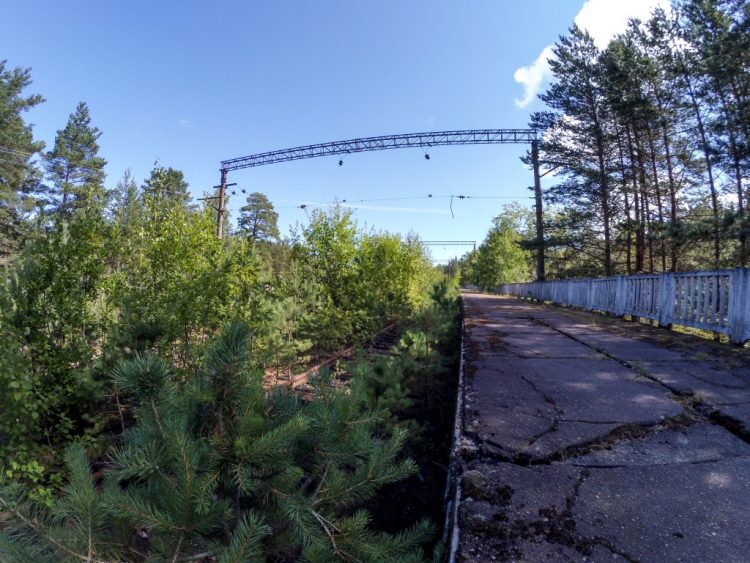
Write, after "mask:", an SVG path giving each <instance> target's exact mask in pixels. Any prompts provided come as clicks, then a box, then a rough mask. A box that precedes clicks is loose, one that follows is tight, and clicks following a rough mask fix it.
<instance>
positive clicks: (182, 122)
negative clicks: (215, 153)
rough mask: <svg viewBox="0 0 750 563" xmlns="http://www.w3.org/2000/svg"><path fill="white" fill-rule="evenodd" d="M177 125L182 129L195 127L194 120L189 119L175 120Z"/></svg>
mask: <svg viewBox="0 0 750 563" xmlns="http://www.w3.org/2000/svg"><path fill="white" fill-rule="evenodd" d="M177 125H179V126H180V127H182V128H183V129H191V130H192V129H195V122H194V121H191V120H189V119H180V120H178V121H177Z"/></svg>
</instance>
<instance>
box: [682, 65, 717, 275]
mask: <svg viewBox="0 0 750 563" xmlns="http://www.w3.org/2000/svg"><path fill="white" fill-rule="evenodd" d="M683 70H684V72H685V81H686V83H687V87H688V94H689V95H690V103H691V106H692V108H693V112H694V113H695V120H696V123H697V125H698V133H699V135H700V141H701V149H702V151H703V159H704V161H705V163H706V174H707V175H708V189H709V190H710V193H711V211H712V212H713V220H714V268H716V269H718V268H719V261H720V258H721V235H720V231H719V197H718V194H717V193H716V184H715V182H714V172H713V163H712V162H711V154H710V152H709V146H708V137H707V136H706V128H705V126H704V125H703V116H702V115H701V110H700V106H699V105H698V100H697V99H696V97H695V91H694V90H693V84H692V82H691V80H690V77H689V76H688V74H687V70H686V69H685V68H684V65H683Z"/></svg>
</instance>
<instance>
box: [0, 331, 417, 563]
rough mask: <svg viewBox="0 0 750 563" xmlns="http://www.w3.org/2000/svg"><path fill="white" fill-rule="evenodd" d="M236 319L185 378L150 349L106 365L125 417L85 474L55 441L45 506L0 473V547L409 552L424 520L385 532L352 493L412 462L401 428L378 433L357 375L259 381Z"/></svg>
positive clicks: (67, 555)
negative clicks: (56, 455) (114, 443)
mask: <svg viewBox="0 0 750 563" xmlns="http://www.w3.org/2000/svg"><path fill="white" fill-rule="evenodd" d="M250 336H251V332H250V331H249V329H248V328H247V327H246V326H244V325H241V324H237V325H234V326H232V327H230V328H229V329H227V330H226V331H225V332H224V333H223V335H222V336H221V337H220V338H219V339H218V341H217V342H216V343H215V345H214V347H213V348H212V349H211V350H210V351H209V353H208V354H207V356H206V360H205V365H204V369H203V370H202V372H201V373H200V376H199V377H198V378H197V379H194V380H192V381H189V382H180V381H177V380H176V378H175V377H174V374H173V372H172V370H171V369H170V367H169V366H168V365H167V364H166V363H165V362H164V361H162V360H160V359H159V358H157V357H155V356H141V355H136V356H135V357H134V359H132V360H131V361H129V362H126V363H123V364H122V365H121V366H120V367H119V368H118V370H117V372H116V374H115V381H116V383H117V385H118V387H119V389H120V390H121V391H122V393H123V394H124V395H125V396H127V397H129V399H128V400H129V402H130V404H131V406H132V407H133V408H134V409H135V416H136V420H137V421H138V423H137V425H136V426H134V427H133V428H131V429H130V430H128V432H127V433H126V434H125V436H124V440H123V443H122V444H121V445H120V446H119V447H118V448H117V449H116V450H115V451H114V453H113V454H112V456H111V460H112V461H111V464H110V466H109V467H108V468H107V470H106V471H105V475H104V482H103V484H102V485H101V487H98V486H95V484H94V482H93V478H92V474H91V470H90V468H89V465H88V463H87V462H86V460H85V455H84V452H83V449H82V448H81V447H80V446H72V447H71V448H69V449H68V451H67V453H66V465H67V467H68V470H69V472H70V483H69V485H68V486H67V487H66V488H65V490H64V491H63V494H62V495H61V497H60V498H59V499H57V500H56V501H55V503H54V505H53V507H52V509H51V510H50V511H44V510H41V509H39V508H35V507H34V506H33V505H32V504H30V503H29V501H28V498H27V497H26V495H25V494H24V491H23V490H22V489H21V488H20V487H18V486H16V485H13V484H12V483H11V484H9V483H5V484H4V485H3V486H2V487H0V511H3V512H6V513H7V514H9V515H11V518H10V522H8V523H5V524H3V529H2V530H0V555H1V556H2V557H3V560H5V561H27V560H29V559H30V558H34V557H36V558H37V559H36V560H46V561H76V560H78V561H81V560H83V561H114V560H117V561H120V560H143V559H149V560H159V561H161V560H169V561H178V560H197V559H201V558H203V559H209V560H217V561H262V560H268V559H269V558H271V559H272V558H279V559H299V558H302V559H305V560H307V561H320V562H323V561H326V562H327V561H334V560H347V561H351V560H359V561H373V562H374V561H419V560H421V557H422V553H421V549H420V545H421V544H422V543H423V542H424V541H425V540H426V539H427V538H428V537H429V535H430V533H431V526H429V525H428V524H427V523H426V522H419V523H418V524H416V525H415V526H414V527H413V528H411V529H409V530H406V531H404V532H402V533H400V534H397V535H395V536H391V535H387V534H383V533H379V532H376V531H374V530H372V529H371V528H370V526H369V517H368V515H367V513H366V512H365V511H363V510H357V509H356V507H357V506H358V505H360V504H361V503H363V502H365V501H367V500H368V499H370V498H372V496H373V495H374V494H375V493H376V492H377V490H378V489H379V488H380V487H382V486H384V485H387V484H389V483H393V482H395V481H398V480H400V479H403V478H405V477H406V476H408V475H411V474H413V473H414V472H415V470H416V467H415V465H414V463H413V462H411V461H410V460H399V459H398V453H399V450H400V448H401V446H402V444H403V442H404V438H405V435H404V432H403V431H402V430H398V429H396V430H394V431H393V433H392V435H391V437H390V438H379V437H377V436H376V435H375V433H374V430H375V428H376V426H377V424H378V422H379V420H380V419H379V417H378V416H377V415H376V414H375V413H373V412H372V411H370V410H368V409H367V408H365V406H364V405H365V390H364V385H363V382H362V381H361V380H357V379H355V380H353V381H352V384H351V387H350V389H349V390H348V391H347V390H340V389H335V388H334V387H332V386H331V383H330V377H329V376H328V375H326V374H320V376H319V377H317V378H316V379H315V380H314V382H313V383H314V392H313V399H312V400H311V401H310V402H309V403H303V402H301V401H300V400H299V399H298V398H297V397H295V396H294V395H292V394H290V393H289V392H287V391H284V390H282V389H275V390H273V391H271V392H270V393H266V392H265V391H264V390H263V387H262V377H261V374H260V373H259V372H255V371H253V370H251V369H250V368H248V360H249V355H248V343H249V339H250Z"/></svg>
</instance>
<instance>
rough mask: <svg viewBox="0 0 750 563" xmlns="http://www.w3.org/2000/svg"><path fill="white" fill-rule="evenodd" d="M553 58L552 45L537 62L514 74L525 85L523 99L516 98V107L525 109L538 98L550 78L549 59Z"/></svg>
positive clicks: (546, 48) (548, 46) (547, 47)
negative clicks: (538, 93)
mask: <svg viewBox="0 0 750 563" xmlns="http://www.w3.org/2000/svg"><path fill="white" fill-rule="evenodd" d="M551 56H552V45H547V46H546V47H545V48H544V50H543V51H542V52H541V54H540V55H539V56H538V57H537V58H536V60H535V61H534V62H533V63H531V64H530V65H529V66H522V67H521V68H519V69H517V70H516V72H515V73H514V74H513V78H514V79H515V81H516V82H518V83H519V84H523V99H521V100H519V99H518V98H516V105H517V106H518V107H519V108H525V107H526V106H528V105H529V104H530V103H531V102H532V101H533V100H534V98H535V97H536V95H537V92H539V90H540V88H541V87H542V84H543V83H544V81H545V80H546V79H548V78H549V74H550V70H549V64H548V63H547V59H549V58H550V57H551Z"/></svg>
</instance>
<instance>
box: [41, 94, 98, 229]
mask: <svg viewBox="0 0 750 563" xmlns="http://www.w3.org/2000/svg"><path fill="white" fill-rule="evenodd" d="M101 135H102V133H101V131H99V129H98V128H97V127H92V126H91V116H90V114H89V108H88V106H87V105H86V104H85V103H84V102H80V103H79V104H78V106H77V107H76V110H75V112H73V113H72V114H71V115H70V118H69V119H68V123H67V125H66V126H65V128H64V129H61V130H59V131H58V132H57V135H56V136H55V146H54V147H53V148H52V150H51V151H50V152H48V153H47V154H45V155H44V164H45V168H46V170H47V175H48V176H49V178H50V180H51V181H52V183H53V187H52V190H51V194H52V198H53V201H52V204H53V206H54V208H55V210H56V211H59V212H61V213H62V214H63V215H69V214H70V213H72V212H73V211H74V210H76V209H80V208H90V207H93V208H97V209H101V208H102V207H103V206H104V204H105V203H106V201H105V200H106V190H105V189H104V185H103V183H104V177H105V173H104V166H105V165H106V164H107V161H106V160H104V159H103V158H102V157H100V156H99V144H98V143H97V141H98V139H99V137H101Z"/></svg>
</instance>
